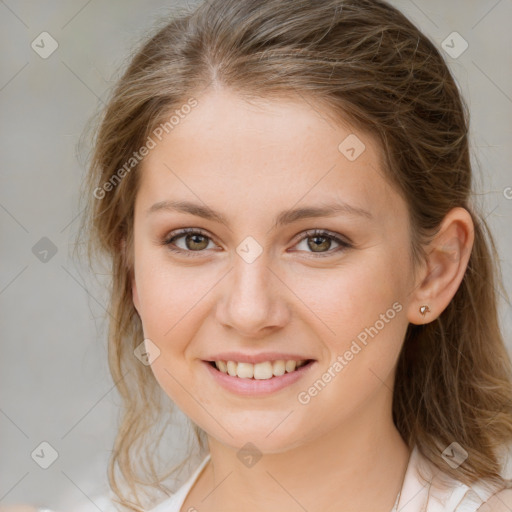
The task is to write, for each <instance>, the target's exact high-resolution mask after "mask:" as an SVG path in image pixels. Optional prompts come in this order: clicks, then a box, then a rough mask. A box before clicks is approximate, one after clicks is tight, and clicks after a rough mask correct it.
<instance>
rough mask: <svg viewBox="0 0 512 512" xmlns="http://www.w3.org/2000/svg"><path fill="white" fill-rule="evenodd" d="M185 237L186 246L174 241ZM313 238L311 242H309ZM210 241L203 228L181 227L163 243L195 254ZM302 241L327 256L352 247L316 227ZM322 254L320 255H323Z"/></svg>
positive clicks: (201, 250) (187, 253)
mask: <svg viewBox="0 0 512 512" xmlns="http://www.w3.org/2000/svg"><path fill="white" fill-rule="evenodd" d="M180 238H183V239H184V240H185V247H184V248H181V247H178V246H176V244H175V243H174V242H175V241H176V240H179V239H180ZM308 240H311V242H308ZM209 241H212V240H211V238H210V237H209V236H208V235H207V234H206V233H205V232H204V231H202V230H200V229H196V228H186V229H181V230H179V231H177V232H174V233H171V234H170V237H169V238H166V239H165V240H164V241H163V245H166V246H167V247H168V249H169V250H170V251H173V252H178V253H182V254H183V255H185V256H195V255H194V254H192V253H194V252H196V253H197V252H204V251H203V249H206V248H207V247H208V244H209ZM333 241H334V242H335V243H337V244H339V247H338V248H336V249H335V250H329V251H323V250H322V249H323V248H327V246H329V248H330V245H331V243H332V242H333ZM301 242H306V244H307V247H308V248H309V249H312V252H313V253H322V254H321V256H323V255H324V254H323V253H327V256H329V255H331V254H332V253H336V252H339V251H342V250H345V249H349V248H351V247H352V244H351V243H350V242H348V241H347V240H344V239H343V238H341V237H340V236H338V235H336V234H334V233H331V232H329V231H324V230H319V229H314V230H310V231H306V232H305V236H303V237H302V238H301V239H300V240H299V241H298V242H297V244H299V243H301ZM317 249H320V250H317ZM321 256H320V257H321Z"/></svg>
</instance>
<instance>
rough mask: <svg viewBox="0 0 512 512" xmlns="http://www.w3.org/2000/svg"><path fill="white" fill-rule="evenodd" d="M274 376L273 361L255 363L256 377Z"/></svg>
mask: <svg viewBox="0 0 512 512" xmlns="http://www.w3.org/2000/svg"><path fill="white" fill-rule="evenodd" d="M272 376H273V373H272V363H271V362H270V361H265V362H264V363H258V364H255V365H254V378H255V379H261V380H264V379H271V378H272Z"/></svg>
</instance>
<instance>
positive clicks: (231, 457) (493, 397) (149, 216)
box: [83, 0, 512, 512]
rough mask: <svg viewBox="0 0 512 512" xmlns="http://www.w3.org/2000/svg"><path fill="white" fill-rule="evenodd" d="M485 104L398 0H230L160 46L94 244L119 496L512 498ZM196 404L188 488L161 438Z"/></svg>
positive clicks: (120, 94)
mask: <svg viewBox="0 0 512 512" xmlns="http://www.w3.org/2000/svg"><path fill="white" fill-rule="evenodd" d="M468 117H469V116H468V115H467V108H466V106H465V103H464V102H463V99H462V98H461V96H460V93H459V90H458V88H457V85H456V83H455V82H454V80H453V78H452V76H451V74H450V72H449V70H448V68H447V65H446V64H445V62H444V61H443V59H442V57H441V56H440V54H439V52H438V50H437V49H436V47H435V46H434V45H433V44H432V43H431V42H430V41H429V40H428V38H427V37H426V36H425V35H423V34H422V33H421V32H420V31H419V30H418V29H417V28H416V27H415V26H413V25H412V24H411V22H410V21H409V20H407V19H406V18H405V17H404V16H403V15H402V14H401V13H400V12H399V11H398V10H396V9H395V8H393V7H391V6H390V5H389V4H387V3H385V2H383V1H380V0H379V1H377V0H371V1H370V0H346V1H343V0H326V1H322V2H313V1H305V0H304V1H303V0H299V1H298V0H279V1H278V0H269V1H265V2H255V1H254V0H211V1H209V2H205V3H203V4H201V5H199V6H198V7H197V9H196V10H195V11H194V12H193V13H191V14H186V15H183V16H182V17H179V18H176V19H173V20H171V21H170V22H169V23H168V24H167V25H165V26H164V27H163V28H162V29H161V30H160V31H159V32H158V33H157V34H156V35H155V36H154V37H152V38H150V39H149V40H148V41H147V42H146V43H145V44H144V45H143V47H142V48H141V49H140V51H139V52H138V53H137V55H136V56H135V57H134V58H133V60H132V62H131V63H130V65H129V67H128V69H127V70H126V72H125V74H124V76H122V78H121V79H120V80H119V83H118V85H117V87H116V89H115V90H114V92H113V95H112V98H111V100H110V102H109V104H108V106H107V108H106V109H105V113H104V116H103V119H102V123H101V126H100V128H99V131H98V134H97V140H96V146H95V152H94V155H93V159H92V162H91V167H90V173H89V175H88V178H87V181H86V183H85V189H84V197H85V198H87V200H88V201H90V202H89V204H88V206H87V211H86V216H85V217H84V225H83V228H84V230H86V232H87V234H88V236H89V237H90V239H89V242H90V256H91V260H92V259H93V257H95V256H96V253H101V254H102V255H107V257H108V258H109V259H111V261H112V269H111V271H112V295H111V306H112V307H111V316H112V321H111V324H110V333H109V363H110V368H111V371H112V376H113V379H114V381H115V382H116V384H117V387H118V390H119V392H120V393H121V396H122V397H123V400H124V409H123V411H124V412H123V414H124V415H123V418H122V421H121V425H120V428H119V433H118V436H117V439H116V444H115V447H114V451H113V455H112V459H111V464H110V467H109V478H110V483H111V486H112V489H113V491H114V492H115V493H116V497H117V499H118V500H117V501H118V502H119V503H121V504H122V505H123V506H124V507H126V509H129V510H144V509H147V508H148V507H149V506H154V505H157V502H158V501H160V502H161V503H160V505H159V506H158V507H157V508H155V511H157V510H158V512H160V511H164V510H165V511H169V512H170V511H174V510H176V511H185V510H199V511H201V512H203V511H223V512H226V511H230V510H239V509H243V510H244V511H246V512H251V511H255V510H265V511H270V512H272V511H283V510H286V511H292V510H308V511H320V510H322V511H326V510H344V511H359V512H360V511H372V512H376V511H383V512H389V511H390V510H406V511H411V512H412V511H420V510H426V511H429V512H432V511H434V510H446V511H455V510H457V511H461V510H464V511H467V512H469V511H476V510H492V511H498V510H508V509H510V508H512V498H511V493H512V491H511V490H509V489H507V487H510V482H509V481H507V480H505V479H504V478H503V476H502V474H501V473H502V462H503V460H502V457H503V456H504V454H505V450H506V448H507V447H508V445H509V444H510V442H511V441H512V389H511V364H510V359H509V355H508V354H507V350H506V347H505V345H504V342H503V339H502V335H501V333H500V329H499V325H498V318H497V298H496V290H495V285H496V284H498V283H499V277H498V276H497V274H496V270H497V268H496V254H495V250H494V246H493V242H492V237H491V235H490V234H489V233H488V231H487V226H486V223H485V221H484V220H483V218H482V217H481V216H480V214H479V213H478V210H477V207H476V205H475V204H474V203H473V196H472V192H473V190H472V171H471V163H470V156H469V147H468V137H467V135H468V123H469V121H468ZM161 391H163V392H164V393H165V395H164V396H163V397H162V395H161V393H160V392H161ZM166 398H167V399H170V400H166ZM172 404H176V405H177V406H178V408H179V409H180V410H181V411H183V412H184V413H185V415H186V417H187V418H189V419H190V420H191V423H192V425H193V430H194V433H195V434H196V437H197V440H198V442H199V445H198V446H199V448H200V455H201V457H202V463H201V464H200V465H199V466H198V467H197V468H196V470H195V472H194V473H193V474H192V475H191V477H190V478H189V479H188V480H187V482H186V483H185V484H184V485H183V486H182V487H181V488H180V489H179V491H178V492H177V493H176V494H174V495H171V494H173V493H172V490H171V489H169V487H167V486H166V485H164V482H165V480H166V479H167V478H168V477H170V476H172V475H174V472H175V469H176V468H172V469H171V470H169V471H168V472H167V473H166V474H160V473H159V471H158V469H157V468H156V460H155V457H154V454H153V452H152V451H151V446H150V444H151V443H153V442H154V441H155V438H157V439H158V440H160V438H161V434H160V435H157V433H156V429H155V427H161V426H162V422H161V418H163V417H164V415H165V413H166V412H172V410H171V407H170V406H171V405H172ZM159 432H160V433H161V431H159ZM153 451H154V450H153ZM141 452H142V455H141ZM190 453H191V454H192V449H190ZM116 469H118V470H119V471H120V475H121V479H119V477H118V475H116V474H115V471H116ZM142 485H145V486H146V487H147V489H146V491H147V494H148V496H150V497H152V499H148V501H147V502H145V501H144V499H145V498H143V497H142V494H141V493H142V490H143V489H142ZM157 490H159V491H163V492H164V494H165V496H167V497H166V498H165V496H164V498H165V499H164V501H163V502H162V497H159V498H158V499H156V498H155V496H156V494H155V493H156V491H157ZM169 495H171V496H170V497H169ZM148 503H151V505H148ZM500 507H501V508H500ZM507 507H508V508H507Z"/></svg>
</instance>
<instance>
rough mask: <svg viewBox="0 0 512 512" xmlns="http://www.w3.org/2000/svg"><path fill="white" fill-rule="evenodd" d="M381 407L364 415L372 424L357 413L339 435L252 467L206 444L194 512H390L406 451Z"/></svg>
mask: <svg viewBox="0 0 512 512" xmlns="http://www.w3.org/2000/svg"><path fill="white" fill-rule="evenodd" d="M386 392H387V393H389V390H388V389H387V390H386ZM380 403H381V407H380V409H381V410H380V413H379V412H378V413H377V417H376V411H375V407H368V408H367V410H368V411H371V418H370V417H369V414H366V413H365V412H361V411H358V412H357V414H354V418H352V419H351V421H347V423H344V424H343V425H341V426H340V427H339V428H338V429H336V430H331V431H329V432H328V433H326V434H324V435H322V436H320V437H317V438H315V439H312V440H309V441H307V442H303V443H302V444H300V445H298V446H296V447H295V448H292V449H289V450H286V451H283V452H280V453H264V454H263V455H262V457H261V458H260V459H259V460H258V461H257V462H256V464H254V465H253V466H251V467H246V466H244V464H242V463H241V462H240V460H239V459H238V457H237V452H238V449H237V448H233V447H232V446H227V445H225V444H223V443H220V442H219V441H217V440H216V439H214V438H211V437H209V440H208V441H209V448H210V454H211V460H210V462H209V463H208V464H207V466H206V467H205V469H204V471H203V472H202V475H201V479H202V484H201V485H198V489H197V490H196V493H195V497H194V499H195V500H196V503H195V505H197V509H198V510H199V509H200V510H202V511H215V512H218V511H219V510H222V511H223V512H234V511H238V510H240V508H243V510H244V512H256V511H261V510H265V511H266V512H282V511H283V510H298V511H299V510H308V511H309V512H316V511H322V512H326V511H329V510H332V511H334V510H337V511H339V510H343V511H344V512H356V511H357V512H360V511H361V510H371V511H372V512H380V511H381V512H390V511H391V509H392V508H393V505H394V504H395V500H396V498H397V495H398V493H399V491H400V490H401V487H402V484H403V478H404V475H405V470H406V467H407V464H408V461H409V457H410V451H409V449H408V447H407V445H406V444H405V442H404V441H403V439H402V438H401V436H400V434H399V433H398V431H397V430H396V427H395V426H394V424H393V421H392V417H391V414H390V404H389V403H385V401H384V402H382V401H381V402H380ZM372 405H375V404H372ZM388 406H389V407H388ZM192 505H194V503H192Z"/></svg>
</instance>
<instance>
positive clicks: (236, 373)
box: [205, 359, 315, 380]
mask: <svg viewBox="0 0 512 512" xmlns="http://www.w3.org/2000/svg"><path fill="white" fill-rule="evenodd" d="M205 362H206V363H208V364H209V365H210V366H211V367H212V368H214V369H215V370H216V371H218V372H219V373H223V374H225V375H226V376H230V377H234V378H239V379H244V380H270V379H274V378H279V377H281V376H283V375H287V374H288V373H293V372H296V371H299V370H302V369H304V368H306V367H309V366H310V365H311V364H312V363H314V362H315V359H305V360H303V361H300V362H299V364H294V365H292V366H288V367H287V368H285V366H283V365H282V364H281V365H279V364H278V365H268V364H267V365H266V367H265V366H263V367H260V368H258V369H255V366H258V365H252V364H250V363H234V362H233V361H230V362H229V363H232V364H229V363H228V362H224V361H221V362H218V364H219V366H220V367H218V366H217V364H216V362H215V361H205ZM239 364H241V365H243V366H242V367H241V368H239Z"/></svg>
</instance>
